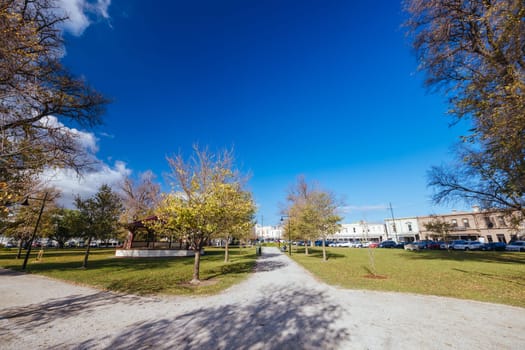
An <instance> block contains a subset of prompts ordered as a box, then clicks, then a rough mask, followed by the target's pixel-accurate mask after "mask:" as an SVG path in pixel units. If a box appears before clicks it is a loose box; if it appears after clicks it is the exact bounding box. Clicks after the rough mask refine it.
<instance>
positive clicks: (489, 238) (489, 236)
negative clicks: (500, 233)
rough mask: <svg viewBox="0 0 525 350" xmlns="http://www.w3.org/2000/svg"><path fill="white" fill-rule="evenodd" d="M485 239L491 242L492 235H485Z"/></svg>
mask: <svg viewBox="0 0 525 350" xmlns="http://www.w3.org/2000/svg"><path fill="white" fill-rule="evenodd" d="M487 241H489V243H492V242H493V241H492V235H487Z"/></svg>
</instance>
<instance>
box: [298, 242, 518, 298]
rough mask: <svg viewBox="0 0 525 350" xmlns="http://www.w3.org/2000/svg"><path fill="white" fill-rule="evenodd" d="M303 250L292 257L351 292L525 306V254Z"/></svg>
mask: <svg viewBox="0 0 525 350" xmlns="http://www.w3.org/2000/svg"><path fill="white" fill-rule="evenodd" d="M309 250H310V254H309V255H305V254H303V253H302V252H303V251H304V249H301V250H299V251H298V252H297V253H296V254H294V255H293V256H292V257H293V259H294V260H295V261H297V262H298V263H299V264H301V265H302V266H304V267H305V268H306V269H307V270H309V271H311V272H312V273H313V274H314V275H315V276H317V277H318V278H319V279H320V280H322V281H324V282H326V283H328V284H331V285H335V286H340V287H343V288H349V289H368V290H377V291H393V292H404V293H417V294H428V295H437V296H444V297H453V298H460V299H470V300H478V301H483V302H492V303H499V304H507V305H514V306H520V307H525V254H523V253H515V252H481V251H479V252H478V251H473V252H462V251H451V252H449V251H440V250H428V251H419V252H409V251H405V250H399V249H354V248H329V249H327V250H328V261H326V262H322V261H321V257H322V251H321V249H316V248H309Z"/></svg>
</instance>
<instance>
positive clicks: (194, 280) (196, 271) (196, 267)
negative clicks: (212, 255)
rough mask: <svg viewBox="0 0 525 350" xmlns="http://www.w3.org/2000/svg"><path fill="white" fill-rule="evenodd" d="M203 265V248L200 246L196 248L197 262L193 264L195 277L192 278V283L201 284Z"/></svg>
mask: <svg viewBox="0 0 525 350" xmlns="http://www.w3.org/2000/svg"><path fill="white" fill-rule="evenodd" d="M200 265H201V250H200V248H195V262H194V264H193V278H192V279H191V282H190V283H191V284H199V283H200V282H201V281H200V279H199V272H200Z"/></svg>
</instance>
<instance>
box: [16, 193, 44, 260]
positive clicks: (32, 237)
mask: <svg viewBox="0 0 525 350" xmlns="http://www.w3.org/2000/svg"><path fill="white" fill-rule="evenodd" d="M29 199H37V200H41V201H42V206H41V207H40V212H39V213H38V219H36V224H35V229H34V230H33V234H32V235H31V238H30V239H29V242H28V245H27V252H26V256H25V258H24V263H23V264H22V270H25V269H26V265H27V260H29V254H31V247H32V245H33V241H34V240H35V237H36V233H37V231H38V225H39V224H40V219H41V218H42V213H43V212H44V206H45V205H46V199H47V192H46V193H45V194H44V198H31V197H26V199H25V201H24V202H23V203H22V204H21V205H29V201H28V200H29Z"/></svg>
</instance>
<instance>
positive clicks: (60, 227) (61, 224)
mask: <svg viewBox="0 0 525 350" xmlns="http://www.w3.org/2000/svg"><path fill="white" fill-rule="evenodd" d="M49 216H50V220H49V222H50V226H49V228H48V230H49V232H48V234H47V237H48V238H50V239H52V240H55V241H56V242H57V243H58V247H59V248H64V246H65V244H66V242H67V241H68V240H70V239H72V238H76V237H80V236H81V232H80V227H79V225H80V224H79V223H80V212H79V211H78V210H72V209H65V208H56V209H55V210H53V211H51V213H50V214H49Z"/></svg>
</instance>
